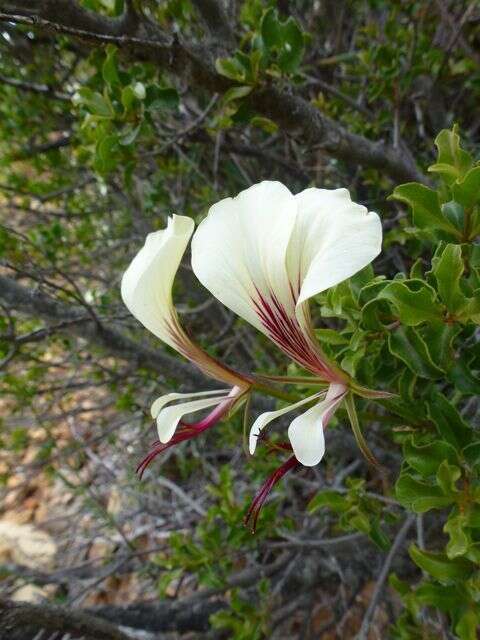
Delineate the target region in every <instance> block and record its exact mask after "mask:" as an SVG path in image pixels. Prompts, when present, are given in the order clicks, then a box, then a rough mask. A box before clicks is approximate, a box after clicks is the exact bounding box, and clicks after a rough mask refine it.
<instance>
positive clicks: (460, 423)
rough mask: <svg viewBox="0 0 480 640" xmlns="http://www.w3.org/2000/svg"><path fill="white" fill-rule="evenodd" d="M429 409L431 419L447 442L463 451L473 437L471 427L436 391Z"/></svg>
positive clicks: (428, 404) (429, 403)
mask: <svg viewBox="0 0 480 640" xmlns="http://www.w3.org/2000/svg"><path fill="white" fill-rule="evenodd" d="M427 407H428V415H429V417H430V419H431V420H432V422H434V423H435V426H436V427H437V431H438V433H439V434H440V436H441V437H442V438H443V439H444V440H445V441H446V442H448V443H449V444H451V445H452V447H455V449H456V450H457V451H461V450H462V449H463V448H464V447H466V446H467V445H468V444H469V443H470V441H471V437H472V432H471V429H470V427H469V426H468V424H466V422H465V421H464V420H463V418H462V417H461V415H460V414H459V413H458V411H457V410H456V408H455V407H454V406H453V405H452V404H451V403H450V402H449V401H448V400H447V398H446V397H445V396H444V395H443V394H442V393H440V392H439V391H434V392H433V393H432V396H431V401H429V402H428V403H427Z"/></svg>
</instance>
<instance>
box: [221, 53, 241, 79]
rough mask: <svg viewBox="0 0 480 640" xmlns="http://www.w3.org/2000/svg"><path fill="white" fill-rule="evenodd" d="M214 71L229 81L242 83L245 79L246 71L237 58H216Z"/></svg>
mask: <svg viewBox="0 0 480 640" xmlns="http://www.w3.org/2000/svg"><path fill="white" fill-rule="evenodd" d="M215 69H216V70H217V73H219V74H220V75H221V76H225V78H229V79H230V80H237V81H238V82H243V81H244V80H245V79H246V71H245V68H244V66H243V65H242V64H241V63H240V62H239V60H238V59H237V58H235V57H234V58H217V59H216V60H215Z"/></svg>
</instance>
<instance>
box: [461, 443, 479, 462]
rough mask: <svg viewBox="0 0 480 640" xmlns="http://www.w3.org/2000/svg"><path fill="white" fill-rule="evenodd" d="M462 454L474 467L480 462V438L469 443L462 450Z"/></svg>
mask: <svg viewBox="0 0 480 640" xmlns="http://www.w3.org/2000/svg"><path fill="white" fill-rule="evenodd" d="M462 455H463V457H464V458H465V460H466V461H467V462H468V464H469V465H471V466H472V467H474V466H476V465H478V464H480V440H477V441H476V442H472V443H471V444H469V445H467V446H466V447H465V448H464V449H463V450H462Z"/></svg>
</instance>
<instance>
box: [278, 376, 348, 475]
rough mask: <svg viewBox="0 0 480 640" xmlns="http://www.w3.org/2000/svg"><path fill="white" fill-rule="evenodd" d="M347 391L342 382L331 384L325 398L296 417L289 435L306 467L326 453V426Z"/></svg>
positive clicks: (294, 448)
mask: <svg viewBox="0 0 480 640" xmlns="http://www.w3.org/2000/svg"><path fill="white" fill-rule="evenodd" d="M345 393H346V387H345V386H344V385H341V384H331V385H330V387H329V390H328V392H327V395H326V397H325V400H322V402H319V403H318V404H316V405H315V406H314V407H311V408H310V409H308V410H307V411H305V413H302V415H301V416H298V418H295V420H293V422H292V423H291V424H290V426H289V428H288V437H289V439H290V443H291V445H292V448H293V452H294V454H295V457H296V458H297V460H298V461H299V462H301V463H302V464H303V465H305V466H306V467H314V466H315V465H316V464H318V463H319V462H320V460H321V459H322V458H323V454H324V453H325V436H324V432H323V430H324V428H325V427H326V425H327V423H328V421H329V419H330V418H331V416H332V415H333V413H334V411H335V409H336V408H337V407H338V405H339V404H340V402H341V401H342V399H343V397H344V395H345Z"/></svg>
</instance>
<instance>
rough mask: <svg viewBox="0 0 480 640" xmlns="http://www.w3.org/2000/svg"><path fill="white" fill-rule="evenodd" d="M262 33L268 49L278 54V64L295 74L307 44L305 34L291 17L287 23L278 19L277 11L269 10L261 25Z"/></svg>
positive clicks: (287, 71)
mask: <svg viewBox="0 0 480 640" xmlns="http://www.w3.org/2000/svg"><path fill="white" fill-rule="evenodd" d="M260 32H261V35H262V40H263V43H264V45H265V47H266V49H267V50H268V51H269V52H270V53H272V52H276V53H277V63H278V66H279V67H280V69H281V70H282V71H284V72H286V73H293V72H294V71H295V70H296V69H297V68H298V66H299V65H300V63H301V61H302V58H303V53H304V48H305V43H304V38H303V33H302V30H301V29H300V27H299V26H298V24H297V23H296V21H295V20H294V19H293V18H292V17H291V16H290V17H289V18H288V19H287V20H286V21H282V20H280V19H279V17H278V13H277V10H276V9H273V8H270V9H268V10H267V11H266V12H265V14H264V16H263V18H262V22H261V24H260Z"/></svg>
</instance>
